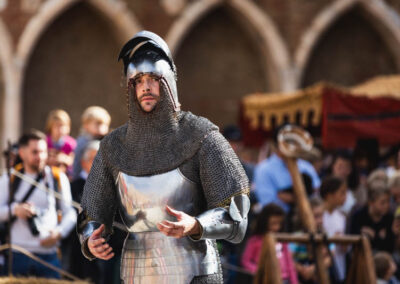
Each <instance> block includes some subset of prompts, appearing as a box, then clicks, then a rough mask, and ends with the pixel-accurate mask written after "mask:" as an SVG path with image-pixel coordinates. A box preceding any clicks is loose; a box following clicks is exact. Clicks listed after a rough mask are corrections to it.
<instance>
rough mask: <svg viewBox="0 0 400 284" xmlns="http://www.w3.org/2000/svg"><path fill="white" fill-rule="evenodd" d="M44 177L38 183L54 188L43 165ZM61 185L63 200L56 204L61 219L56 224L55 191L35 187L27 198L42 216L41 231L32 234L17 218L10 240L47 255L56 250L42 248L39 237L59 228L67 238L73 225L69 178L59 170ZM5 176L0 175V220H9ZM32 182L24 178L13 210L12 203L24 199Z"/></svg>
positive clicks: (24, 223)
mask: <svg viewBox="0 0 400 284" xmlns="http://www.w3.org/2000/svg"><path fill="white" fill-rule="evenodd" d="M44 172H45V178H44V179H42V180H41V181H40V183H41V184H44V185H45V184H46V183H47V185H48V187H49V188H51V189H53V188H54V179H53V177H52V173H51V169H50V167H47V166H46V167H45V170H44ZM27 176H29V177H31V178H33V179H36V177H37V175H29V174H27ZM60 184H61V188H60V189H59V192H60V193H61V194H62V197H63V201H59V206H60V209H61V211H62V221H61V222H60V223H59V224H58V221H57V219H58V218H57V212H56V199H55V197H54V193H53V192H50V193H47V192H45V191H43V190H42V189H40V188H35V189H34V191H33V193H32V194H31V195H30V197H29V198H28V200H27V202H30V203H32V204H33V205H34V206H35V209H36V211H37V214H38V215H40V216H41V220H42V221H43V222H42V224H41V225H40V227H39V228H38V229H39V231H40V234H39V235H38V236H33V235H32V233H31V231H30V229H29V227H28V223H27V221H26V220H22V219H19V218H17V219H16V220H15V221H14V222H13V225H12V227H11V243H12V244H15V245H18V246H21V247H23V248H25V249H27V250H28V251H30V252H34V253H43V254H49V253H53V252H56V250H57V245H55V246H53V247H50V248H48V247H42V246H41V245H40V240H42V239H45V238H47V237H49V235H50V231H51V230H56V231H59V232H60V234H61V236H62V237H63V238H64V237H66V236H67V235H68V234H69V233H70V232H71V230H72V229H73V228H74V226H75V224H76V217H77V216H76V211H75V210H74V208H73V207H72V206H71V200H72V197H71V188H70V184H69V180H68V178H67V176H66V175H65V174H64V173H60ZM8 186H9V182H8V176H7V175H3V176H2V177H1V178H0V221H3V222H4V221H7V220H8V193H9V192H8V191H9V189H8V188H9V187H8ZM30 188H31V185H30V184H29V183H27V182H25V181H23V180H21V183H20V185H19V187H18V189H17V190H16V193H15V197H14V202H13V203H12V204H11V209H12V211H13V209H14V206H15V205H16V204H17V203H18V202H19V201H21V200H22V199H23V197H24V196H25V194H26V193H27V192H28V191H29V189H30Z"/></svg>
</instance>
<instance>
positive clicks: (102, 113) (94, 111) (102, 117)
mask: <svg viewBox="0 0 400 284" xmlns="http://www.w3.org/2000/svg"><path fill="white" fill-rule="evenodd" d="M81 121H82V125H84V124H86V123H87V122H90V121H101V122H102V123H105V124H108V125H110V122H111V116H110V114H109V113H108V111H106V110H105V109H104V108H102V107H100V106H90V107H88V108H87V109H85V111H84V112H83V114H82V118H81Z"/></svg>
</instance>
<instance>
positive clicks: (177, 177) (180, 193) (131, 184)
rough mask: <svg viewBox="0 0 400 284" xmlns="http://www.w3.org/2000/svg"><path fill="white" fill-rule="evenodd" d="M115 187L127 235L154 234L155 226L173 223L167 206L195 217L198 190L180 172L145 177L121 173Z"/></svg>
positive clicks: (174, 171) (177, 170)
mask: <svg viewBox="0 0 400 284" xmlns="http://www.w3.org/2000/svg"><path fill="white" fill-rule="evenodd" d="M117 185H118V191H119V200H120V203H121V209H122V210H121V211H122V212H121V213H122V214H121V215H122V219H123V221H124V223H125V225H126V226H127V228H128V230H129V232H156V231H158V229H157V226H156V225H157V223H159V222H161V221H163V220H170V221H175V218H174V217H173V216H170V215H168V214H167V213H166V211H165V207H166V205H169V206H171V207H172V208H174V209H177V210H180V211H184V212H186V213H187V214H190V215H193V214H196V213H197V212H195V210H194V208H195V204H196V203H197V202H198V199H197V196H198V192H197V191H198V188H197V186H196V184H195V183H193V182H191V181H190V180H188V179H187V178H185V177H184V176H183V175H182V173H181V172H180V171H179V169H175V170H172V171H169V172H166V173H163V174H159V175H153V176H145V177H136V176H129V175H127V174H124V173H121V172H120V173H119V175H118V179H117Z"/></svg>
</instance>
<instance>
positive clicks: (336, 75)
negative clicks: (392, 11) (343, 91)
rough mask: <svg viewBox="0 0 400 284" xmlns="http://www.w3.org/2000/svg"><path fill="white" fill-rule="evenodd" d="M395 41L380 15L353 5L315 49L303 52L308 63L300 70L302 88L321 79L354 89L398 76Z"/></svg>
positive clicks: (322, 37)
mask: <svg viewBox="0 0 400 284" xmlns="http://www.w3.org/2000/svg"><path fill="white" fill-rule="evenodd" d="M370 9H372V8H370ZM321 18H322V17H321ZM310 34H312V33H310ZM395 41H396V39H395V35H393V34H391V33H390V30H389V29H388V28H386V27H385V26H384V24H383V23H381V22H380V21H379V20H378V19H377V18H376V15H374V14H372V12H371V11H369V10H367V9H366V8H365V7H364V6H363V5H361V4H355V5H352V6H350V7H348V10H347V11H344V12H342V13H341V14H340V16H339V17H337V18H336V19H335V21H334V22H333V23H330V25H329V27H327V28H326V30H323V33H322V34H320V35H319V37H318V41H317V42H315V44H314V45H313V48H312V50H309V51H308V52H306V53H304V52H303V57H306V58H307V62H306V64H305V65H304V68H303V69H301V70H300V71H301V74H300V75H301V76H300V86H301V87H306V86H309V85H311V84H313V83H315V82H318V81H321V80H327V81H332V82H335V83H338V84H342V85H346V86H350V85H354V84H357V83H360V82H362V81H365V80H367V79H368V78H371V77H374V76H377V75H386V74H393V73H397V72H398V70H399V66H398V62H399V57H398V54H397V53H396V52H395V51H394V50H393V49H394V47H395V46H396V44H395ZM299 54H300V53H299ZM298 58H299V57H297V59H298ZM300 61H301V60H300ZM300 63H301V62H300ZM299 67H301V66H299Z"/></svg>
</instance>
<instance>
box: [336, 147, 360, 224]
mask: <svg viewBox="0 0 400 284" xmlns="http://www.w3.org/2000/svg"><path fill="white" fill-rule="evenodd" d="M352 171H353V166H352V162H351V155H350V154H349V153H347V152H344V151H342V152H338V153H336V156H335V158H334V160H333V162H332V176H334V177H337V178H340V179H342V180H343V181H345V182H346V183H347V184H348V181H349V177H350V174H351V173H352ZM355 204H356V199H355V197H354V193H353V191H352V190H351V189H350V188H348V189H347V191H346V200H345V202H344V204H343V205H342V206H341V207H340V210H341V211H342V212H343V213H345V214H346V216H347V215H348V214H349V213H350V211H351V209H352V208H353V206H354V205H355Z"/></svg>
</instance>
